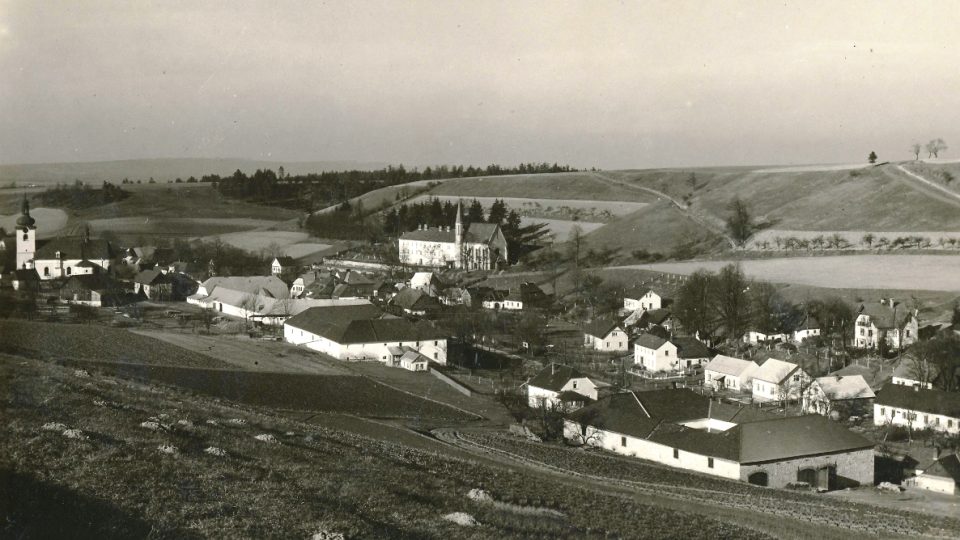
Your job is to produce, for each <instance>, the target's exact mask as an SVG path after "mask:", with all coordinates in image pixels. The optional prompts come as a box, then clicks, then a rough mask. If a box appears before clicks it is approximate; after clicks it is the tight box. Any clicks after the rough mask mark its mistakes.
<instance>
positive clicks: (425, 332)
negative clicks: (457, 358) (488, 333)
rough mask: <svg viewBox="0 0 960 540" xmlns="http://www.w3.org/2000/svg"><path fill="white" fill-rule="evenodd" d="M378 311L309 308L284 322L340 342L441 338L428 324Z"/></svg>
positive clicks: (366, 307)
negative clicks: (386, 317)
mask: <svg viewBox="0 0 960 540" xmlns="http://www.w3.org/2000/svg"><path fill="white" fill-rule="evenodd" d="M381 313H382V312H381V311H380V309H379V308H377V307H376V306H374V305H356V306H329V307H313V308H310V309H307V310H305V311H303V312H301V313H299V314H298V315H295V316H293V317H291V318H289V319H287V322H286V325H288V326H292V327H294V328H298V329H301V330H305V331H307V332H310V333H312V334H316V335H318V336H322V337H325V338H327V339H329V340H331V341H334V342H336V343H340V344H348V343H377V342H381V341H382V342H385V343H386V342H391V341H401V342H402V341H423V340H431V339H441V338H445V336H444V335H443V333H442V332H440V331H439V330H438V329H436V328H434V327H433V326H431V325H430V324H428V323H419V324H414V323H411V322H410V321H408V320H406V319H400V318H397V319H385V318H380V316H381Z"/></svg>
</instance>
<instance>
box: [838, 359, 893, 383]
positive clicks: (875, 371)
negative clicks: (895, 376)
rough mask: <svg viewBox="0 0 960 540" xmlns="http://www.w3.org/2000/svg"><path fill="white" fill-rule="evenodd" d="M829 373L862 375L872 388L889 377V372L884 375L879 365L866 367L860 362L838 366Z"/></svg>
mask: <svg viewBox="0 0 960 540" xmlns="http://www.w3.org/2000/svg"><path fill="white" fill-rule="evenodd" d="M830 375H835V376H840V375H842V376H845V377H848V376H851V375H859V376H861V377H863V380H865V381H867V384H869V385H870V387H871V388H873V389H877V388H879V387H880V386H883V383H884V382H885V381H887V380H889V379H890V375H889V372H888V374H887V375H884V374H883V372H882V370H881V369H880V366H879V365H877V366H876V367H868V366H862V365H860V364H850V365H849V366H846V367H843V368H840V369H838V370H836V371H834V372H833V373H830Z"/></svg>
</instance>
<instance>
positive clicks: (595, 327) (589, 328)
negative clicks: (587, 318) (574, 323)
mask: <svg viewBox="0 0 960 540" xmlns="http://www.w3.org/2000/svg"><path fill="white" fill-rule="evenodd" d="M615 328H621V324H620V320H619V319H604V318H601V319H594V320H593V321H592V322H590V323H587V324H586V325H584V327H583V333H585V334H587V335H588V336H594V337H598V338H605V337H607V336H608V335H610V332H612V331H613V330H614V329H615Z"/></svg>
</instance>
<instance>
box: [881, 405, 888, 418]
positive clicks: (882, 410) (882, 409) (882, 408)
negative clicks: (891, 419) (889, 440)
mask: <svg viewBox="0 0 960 540" xmlns="http://www.w3.org/2000/svg"><path fill="white" fill-rule="evenodd" d="M886 415H887V408H886V407H880V416H886Z"/></svg>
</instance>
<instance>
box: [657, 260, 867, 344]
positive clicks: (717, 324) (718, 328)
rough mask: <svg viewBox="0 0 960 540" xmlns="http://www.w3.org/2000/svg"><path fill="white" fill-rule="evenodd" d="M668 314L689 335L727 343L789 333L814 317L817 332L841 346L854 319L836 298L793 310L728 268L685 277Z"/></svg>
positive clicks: (769, 291) (765, 288)
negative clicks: (752, 333) (751, 334)
mask: <svg viewBox="0 0 960 540" xmlns="http://www.w3.org/2000/svg"><path fill="white" fill-rule="evenodd" d="M674 315H675V316H676V317H677V320H678V321H679V322H680V324H681V325H683V327H684V329H686V331H687V332H689V333H690V334H694V333H696V334H699V335H700V336H701V337H705V338H715V339H720V340H730V341H736V340H739V339H740V338H741V337H742V336H743V335H744V333H746V331H747V330H749V329H754V330H758V331H760V332H763V333H766V334H776V333H787V332H792V331H793V330H795V329H797V328H798V326H799V325H800V324H801V323H803V321H804V320H805V319H806V318H807V317H814V318H815V319H816V320H817V321H818V322H819V324H820V328H821V333H822V334H823V335H825V336H826V337H831V336H832V337H837V338H840V340H841V344H842V346H844V347H845V346H846V336H847V335H848V334H850V333H851V332H850V330H851V329H852V325H853V322H854V320H855V316H854V312H853V308H852V307H851V306H850V305H849V304H847V303H846V302H844V301H843V300H841V299H840V298H836V297H834V298H827V299H825V300H815V301H812V302H808V303H807V304H806V305H797V304H794V303H792V302H790V301H788V300H786V299H785V298H783V296H782V295H781V294H780V293H779V292H778V290H777V289H776V287H774V286H773V285H771V284H769V283H766V282H757V281H751V280H748V279H747V278H746V276H745V275H744V274H743V271H742V270H741V269H740V267H739V266H736V265H732V264H731V265H727V266H725V267H723V268H722V269H720V271H719V272H717V273H712V272H708V271H706V270H700V271H698V272H695V273H694V274H692V275H691V276H689V277H688V278H687V280H686V281H684V283H683V285H681V287H680V289H679V290H678V292H677V298H676V302H675V304H674Z"/></svg>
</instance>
